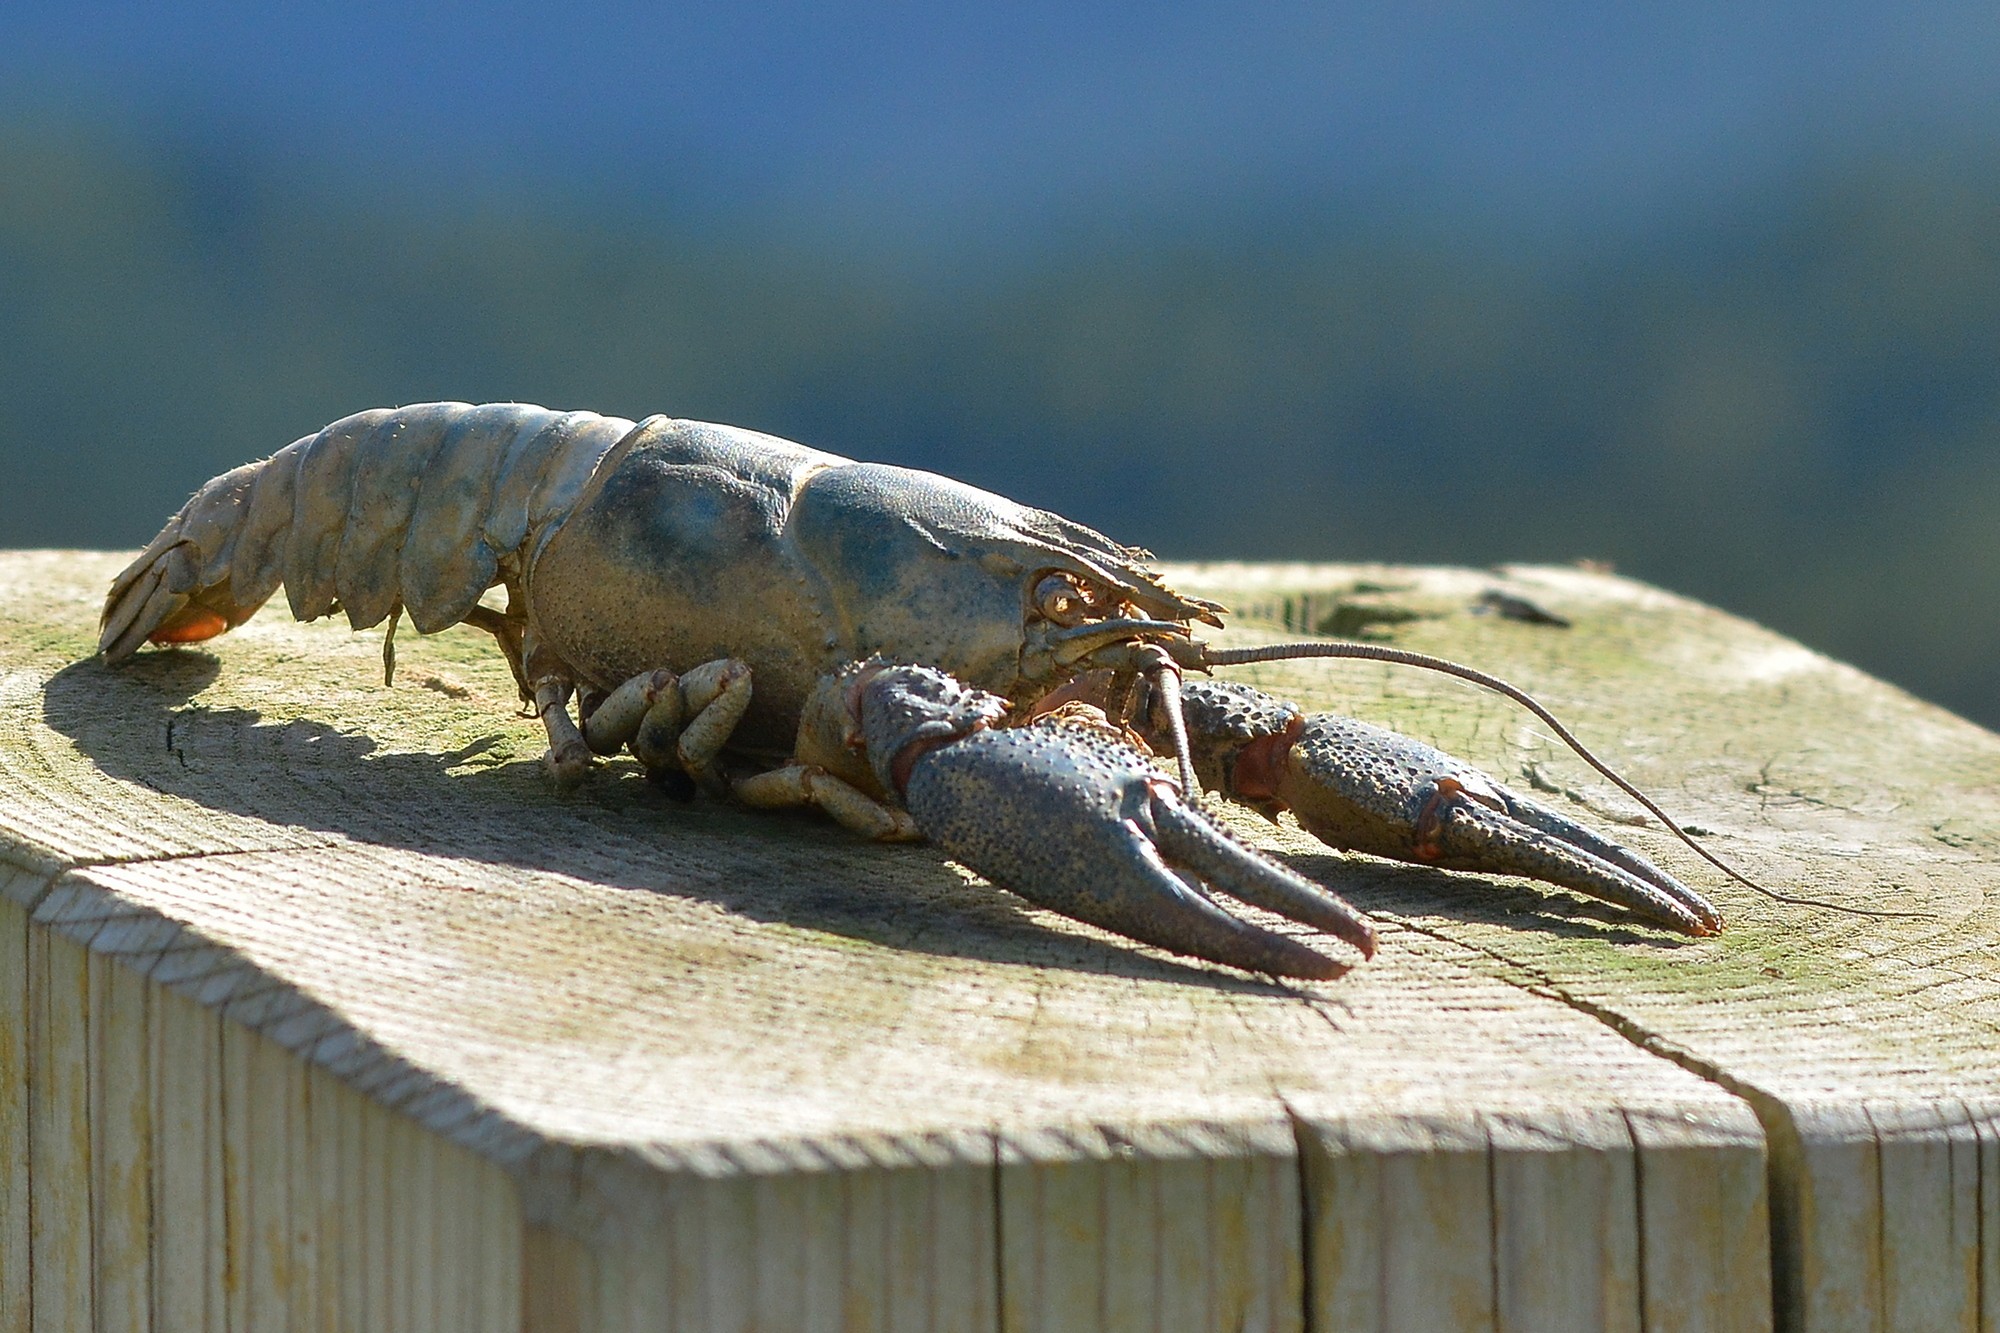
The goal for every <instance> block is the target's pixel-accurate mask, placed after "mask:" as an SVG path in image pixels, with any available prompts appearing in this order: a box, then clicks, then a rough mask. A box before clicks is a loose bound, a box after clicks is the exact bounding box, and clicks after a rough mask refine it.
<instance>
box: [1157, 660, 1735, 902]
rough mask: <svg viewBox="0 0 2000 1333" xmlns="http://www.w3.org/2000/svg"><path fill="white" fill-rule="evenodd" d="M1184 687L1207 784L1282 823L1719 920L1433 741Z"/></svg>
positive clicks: (1377, 849)
mask: <svg viewBox="0 0 2000 1333" xmlns="http://www.w3.org/2000/svg"><path fill="white" fill-rule="evenodd" d="M1184 692H1185V698H1186V704H1187V718H1188V727H1189V730H1190V733H1191V736H1190V744H1191V746H1192V748H1193V750H1194V755H1195V764H1196V768H1197V770H1198V771H1200V772H1201V773H1202V775H1203V777H1204V779H1205V780H1206V781H1207V782H1208V783H1209V785H1210V786H1211V787H1213V788H1214V789H1216V790H1218V791H1220V792H1221V793H1222V794H1223V795H1225V796H1228V797H1229V798H1231V799H1232V800H1236V801H1238V802H1241V803H1242V804H1245V805H1248V806H1250V807H1252V808H1253V809H1256V810H1259V811H1262V812H1263V813H1265V814H1266V815H1270V816H1272V817H1274V818H1275V817H1276V815H1277V814H1278V813H1279V812H1280V811H1283V810H1290V811H1291V812H1292V813H1293V815H1295V816H1296V817H1297V819H1298V821H1299V824H1300V826H1301V827H1303V828H1304V829H1305V830H1306V831H1307V832H1309V833H1311V834H1313V835H1314V836H1316V837H1318V838H1319V839H1320V840H1321V841H1322V842H1325V843H1327V844H1329V845H1331V846H1334V847H1339V848H1342V849H1344V850H1348V851H1357V852H1366V853H1368V854H1370V855H1373V856H1384V857H1391V858H1394V859H1396V860H1401V861H1412V862H1416V863H1417V864H1419V865H1432V866H1440V867H1443V868H1444V869H1447V870H1464V871H1472V872H1476V873H1482V874H1509V875H1522V876H1526V877H1528V878H1530V879H1539V880H1542V881H1543V882H1545V883H1549V884H1555V885H1558V886H1560V887H1563V888H1567V889H1573V890H1575V891H1577V892H1579V893H1584V894H1588V895H1590V896H1591V897H1594V898H1598V899H1601V900H1603V901H1605V902H1609V903H1612V904H1615V905H1617V906H1619V907H1623V908H1625V909H1626V910H1628V911H1630V912H1633V913H1634V914H1636V915H1638V916H1641V917H1644V918H1646V919H1648V920H1651V921H1655V922H1658V923H1660V924H1661V925H1665V926H1668V927H1671V928H1672V929H1674V930H1678V931H1681V932H1682V933H1684V934H1688V935H1713V934H1715V933H1716V932H1718V931H1720V930H1721V929H1722V917H1721V914H1720V913H1718V912H1717V911H1716V910H1715V908H1714V907H1713V906H1712V905H1711V904H1710V903H1709V902H1708V900H1707V899H1706V898H1704V897H1702V896H1701V895H1700V894H1698V893H1696V892H1695V891H1694V890H1693V889H1690V888H1689V887H1687V886H1686V885H1685V884H1682V883H1681V882H1680V881H1679V880H1677V879H1675V878H1674V877H1673V876H1672V875H1670V874H1668V873H1667V872H1666V871H1664V870H1662V869H1660V868H1659V867H1658V866H1656V865H1654V864H1653V863H1652V862H1651V861H1649V860H1647V859H1646V858H1645V857H1643V856H1641V855H1639V853H1637V852H1635V851H1633V850H1632V849H1630V848H1629V847H1624V846H1621V845H1620V844H1618V843H1616V842H1613V841H1612V840H1611V839H1609V838H1606V837H1604V836H1603V835H1601V834H1599V833H1596V832H1594V831H1593V830H1591V829H1589V828H1586V827H1585V826H1584V825H1582V824H1579V823H1577V822H1576V821H1575V820H1572V819H1569V818H1568V817H1566V816H1564V815H1562V814H1559V813H1557V812H1556V811H1554V810H1552V809H1550V808H1549V807H1547V806H1545V805H1542V804H1540V803H1539V802H1536V801H1533V800H1530V799H1529V798H1527V797H1525V796H1521V795H1519V794H1518V793H1515V792H1513V791H1510V790H1508V789H1507V788H1506V787H1504V786H1503V785H1501V784H1500V783H1499V782H1497V781H1495V780H1494V779H1493V778H1492V777H1490V776H1488V775H1487V774H1485V773H1483V772H1481V771H1480V770H1479V769H1477V768H1474V767H1473V766H1472V765H1470V764H1467V763H1465V762H1464V761H1462V760H1459V759H1455V758H1453V757H1452V756H1451V755H1448V754H1446V753H1445V752H1444V751H1442V750H1439V749H1437V748H1435V747H1433V746H1430V745H1426V744H1424V743H1422V742H1421V741H1416V740H1412V739H1411V738H1409V737H1408V736H1404V735H1401V734H1399V733H1397V732H1394V731H1390V730H1388V729H1386V728H1383V727H1377V726H1373V725H1371V724H1369V723H1366V722H1359V721H1356V720H1355V719H1353V718H1347V717H1341V716H1339V715H1338V714H1334V713H1317V714H1313V715H1311V716H1307V715H1305V714H1302V713H1300V711H1299V710H1298V709H1297V708H1295V707H1293V706H1292V705H1290V704H1288V703H1284V702H1283V701H1281V700H1277V699H1273V698H1271V697H1270V696H1269V695H1265V694H1262V693H1260V692H1259V691H1257V690H1254V689H1251V688H1250V687H1249V686H1246V685H1240V684H1236V683H1233V682H1224V681H1212V680H1205V681H1189V682H1187V684H1186V685H1185V687H1184Z"/></svg>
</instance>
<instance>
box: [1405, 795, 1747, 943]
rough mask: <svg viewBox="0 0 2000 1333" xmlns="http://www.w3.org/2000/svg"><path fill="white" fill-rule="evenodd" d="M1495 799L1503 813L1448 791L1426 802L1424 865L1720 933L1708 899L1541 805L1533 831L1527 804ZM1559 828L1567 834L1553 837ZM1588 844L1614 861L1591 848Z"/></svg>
mask: <svg viewBox="0 0 2000 1333" xmlns="http://www.w3.org/2000/svg"><path fill="white" fill-rule="evenodd" d="M1447 781H1448V780H1447ZM1439 785H1440V786H1442V785H1443V784H1439ZM1501 795H1502V798H1503V800H1505V801H1506V804H1507V806H1508V809H1506V810H1495V809H1492V808H1491V807H1489V806H1486V805H1482V804H1480V803H1479V802H1477V801H1473V800H1468V799H1466V798H1465V797H1464V796H1463V794H1462V793H1457V792H1452V791H1449V790H1445V791H1441V792H1439V793H1438V794H1437V795H1436V796H1435V797H1431V798H1427V805H1428V808H1429V810H1430V811H1431V816H1430V820H1429V824H1428V827H1427V828H1426V829H1425V831H1424V841H1423V843H1422V844H1421V847H1422V856H1423V859H1424V860H1426V861H1428V862H1429V863H1430V864H1432V865H1439V866H1443V867H1445V868H1446V869H1449V870H1470V871H1478V872H1482V873H1487V874H1495V873H1498V874H1508V875H1524V876H1526V877H1528V878H1529V879H1539V880H1541V881H1543V882H1544V883H1548V884H1554V885H1558V886H1559V887H1562V888H1566V889H1574V890H1576V891H1577V892H1578V893H1584V894H1588V895H1589V896H1591V897H1593V898H1598V899H1601V900H1603V901H1605V902H1608V903H1611V904H1614V905H1615V906H1618V907H1623V908H1625V909H1626V910H1627V911H1630V912H1633V913H1635V914H1637V915H1639V916H1642V917H1645V918H1647V919H1648V920H1651V921H1656V922H1658V923H1660V924H1661V925H1664V926H1669V927H1672V928H1673V929H1675V930H1678V931H1680V932H1681V933H1683V934H1686V935H1713V934H1715V933H1717V932H1718V931H1720V930H1721V929H1722V917H1721V915H1720V914H1718V913H1717V912H1716V910H1715V908H1714V907H1712V906H1711V905H1710V904H1709V902H1708V900H1707V899H1705V898H1703V897H1702V896H1701V895H1700V894H1698V893H1696V892H1695V891H1694V890H1693V889H1690V888H1688V887H1687V886H1686V885H1684V884H1682V883H1681V882H1680V881H1679V880H1677V879H1675V878H1674V877H1673V876H1671V875H1669V874H1667V873H1666V872H1665V871H1664V870H1661V869H1660V868H1659V867H1657V866H1655V865H1653V864H1652V863H1651V862H1650V861H1647V860H1646V859H1645V858H1644V857H1642V856H1640V855H1639V854H1638V853H1636V852H1634V851H1631V850H1630V849H1629V848H1624V847H1620V846H1618V845H1617V844H1616V843H1610V842H1607V841H1606V840H1604V839H1602V838H1599V837H1598V836H1597V835H1596V834H1594V833H1592V832H1591V831H1590V830H1589V829H1586V828H1584V827H1583V826H1582V825H1580V824H1576V823H1574V822H1572V821H1570V820H1567V819H1564V818H1563V817H1562V816H1561V815H1558V814H1556V813H1555V812H1554V811H1552V810H1548V809H1546V808H1545V807H1538V806H1534V807H1531V808H1532V809H1533V810H1534V812H1535V814H1536V815H1537V816H1538V817H1539V822H1542V823H1544V824H1545V825H1547V826H1546V827H1537V826H1536V824H1535V823H1534V822H1530V821H1529V820H1525V819H1523V818H1521V815H1522V814H1523V813H1524V811H1523V809H1522V807H1523V806H1524V805H1528V804H1529V803H1527V802H1524V801H1523V799H1522V798H1521V797H1518V796H1514V794H1513V793H1511V792H1507V791H1505V789H1504V788H1503V789H1501ZM1565 825H1566V826H1567V830H1566V831H1564V832H1557V831H1556V830H1557V829H1558V828H1561V827H1562V826H1565ZM1577 835H1580V836H1577ZM1592 844H1595V845H1597V846H1599V847H1602V848H1603V850H1604V851H1607V852H1611V853H1614V854H1615V856H1616V859H1615V860H1614V859H1613V857H1612V856H1607V855H1602V854H1600V853H1599V852H1598V851H1597V850H1593V847H1592Z"/></svg>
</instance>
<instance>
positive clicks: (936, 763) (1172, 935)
mask: <svg viewBox="0 0 2000 1333" xmlns="http://www.w3.org/2000/svg"><path fill="white" fill-rule="evenodd" d="M940 675H941V673H937V672H931V671H929V670H928V669H927V668H921V667H893V668H886V669H883V670H881V671H879V672H877V673H876V674H875V675H873V676H872V677H871V678H870V679H869V680H868V681H867V683H866V685H865V686H864V688H863V689H862V690H861V694H860V706H861V708H862V710H863V716H864V719H865V720H868V721H870V722H873V721H874V718H875V716H889V715H895V716H896V718H897V721H896V723H895V725H894V726H893V727H891V726H887V725H877V726H874V727H872V728H870V729H871V730H873V731H875V732H876V733H877V734H879V735H880V736H881V737H882V740H881V742H880V747H881V749H882V750H883V753H882V754H881V755H879V756H878V755H877V754H876V753H875V751H876V748H877V744H876V742H875V741H873V740H872V739H871V743H870V747H869V750H870V755H869V757H870V759H871V760H877V759H879V760H881V761H882V762H880V763H878V765H877V767H878V768H883V769H887V770H890V771H893V772H895V773H897V774H898V775H899V776H900V777H901V778H902V781H901V783H900V786H901V791H900V794H901V796H902V800H903V804H904V806H905V808H906V809H908V811H909V812H910V815H911V817H912V818H913V819H915V821H916V823H917V827H918V828H920V829H921V830H922V831H923V833H924V835H925V836H926V837H927V838H929V839H930V841H931V842H933V843H935V844H936V845H937V846H938V847H939V848H940V849H941V850H943V851H944V852H945V854H946V855H948V856H950V857H951V858H952V859H953V860H955V861H958V862H959V863H960V864H962V865H964V866H966V867H968V868H969V869H971V870H974V871H976V872H977V873H979V874H981V875H984V876H985V877H986V878H987V879H989V880H991V881H993V882H994V883H995V884H998V885H1000V886H1001V887H1002V888H1006V889H1010V890H1012V891H1013V892H1015V893H1017V894H1019V895H1020V896H1021V897H1023V898H1026V899H1027V900H1028V901H1030V902H1033V903H1037V904H1039V905H1041V906H1043V907H1047V908H1049V909H1051V910H1053V911H1057V912H1061V913H1063V914H1064V915H1065V916H1070V917H1074V918H1076V919H1077V920H1079V921H1087V922H1089V923H1091V924H1092V925H1096V926H1102V927H1104V928H1105V929H1107V930H1112V931H1116V932H1117V933H1119V934H1121V935H1125V936H1127V937H1129V938H1131V939H1134V940H1138V941H1141V942H1142V943H1146V944H1152V945H1156V946H1158V947H1159V948H1162V949H1168V950H1171V951H1173V952H1175V953H1180V954H1186V955H1189V956H1192V957H1196V958H1205V959H1207V960H1209V961H1210V962H1216V963H1222V964H1226V965H1228V966H1231V967H1239V968H1243V969H1244V970H1246V971H1251V972H1263V973H1268V974H1270V975H1274V976H1289V977H1306V978H1313V979H1328V978H1332V977H1337V976H1340V975H1341V974H1342V973H1344V972H1346V971H1347V970H1348V965H1347V964H1345V963H1342V962H1339V961H1336V960H1335V959H1333V958H1329V957H1327V956H1326V955H1325V954H1323V953H1320V952H1319V951H1318V950H1316V949H1313V948H1311V947H1309V946H1308V945H1305V944H1302V943H1300V942H1299V941H1298V940H1295V939H1292V938H1291V937H1289V936H1287V935H1282V934H1279V933H1277V932H1276V931H1272V930H1267V929H1265V928H1263V927H1262V926H1258V925H1255V924H1253V923H1251V922H1248V921H1244V920H1241V919H1239V918H1237V917H1236V916H1234V915H1232V914H1231V913H1229V912H1228V911H1227V910H1225V909H1224V908H1223V907H1222V906H1221V905H1219V904H1218V903H1216V902H1215V901H1214V900H1213V899H1211V898H1210V897H1209V896H1208V895H1207V894H1206V893H1205V892H1204V891H1202V889H1201V887H1200V881H1201V880H1206V881H1207V882H1208V886H1209V887H1212V888H1216V889H1220V890H1222V891H1224V892H1227V893H1229V894H1231V895H1233V896H1235V897H1238V898H1241V899H1243V900H1245V901H1248V902H1252V903H1256V904H1258V905H1262V906H1269V907H1273V908H1275V910H1277V911H1279V912H1282V913H1283V914H1285V915H1287V916H1290V917H1292V918H1293V919H1295V920H1299V921H1303V922H1306V923H1308V924H1311V925H1315V926H1321V927H1322V928H1325V929H1328V930H1330V931H1332V932H1333V933H1335V934H1338V935H1340V936H1341V937H1342V938H1344V939H1346V940H1348V941H1349V942H1350V943H1353V944H1354V945H1355V947H1356V948H1358V949H1360V950H1361V951H1362V952H1363V954H1364V955H1365V954H1368V953H1372V952H1373V945H1374V936H1373V932H1372V931H1371V930H1370V929H1369V927H1368V924H1367V922H1366V921H1365V920H1364V919H1363V918H1362V917H1361V916H1360V915H1359V914H1358V913H1357V912H1355V911H1354V910H1353V909H1352V908H1350V907H1347V905H1346V904H1344V903H1341V902H1340V901H1339V900H1338V899H1336V898H1334V897H1333V896H1332V895H1330V894H1328V893H1326V892H1325V891H1324V890H1322V889H1320V888H1318V887H1317V886H1315V885H1312V884H1310V883H1308V882H1307V881H1305V880H1303V879H1301V878H1300V877H1299V876H1297V875H1296V874H1294V873H1293V872H1292V871H1290V870H1288V869H1287V868H1285V867H1283V866H1280V865H1278V864H1276V863H1275V862H1272V861H1269V860H1267V859H1266V858H1264V857H1263V856H1262V855H1261V854H1259V853H1257V852H1255V851H1253V850H1251V849H1250V848H1248V847H1245V846H1243V845H1241V844H1239V843H1236V842H1234V841H1233V840H1231V839H1230V838H1229V837H1228V835H1227V834H1226V833H1224V832H1223V831H1222V830H1221V829H1220V828H1219V827H1218V826H1216V825H1214V824H1213V823H1212V822H1211V821H1209V819H1208V817H1207V816H1205V815H1203V814H1201V813H1200V812H1199V811H1196V810H1193V809H1190V808H1189V807H1188V806H1186V805H1185V804H1184V803H1183V802H1182V801H1181V798H1180V796H1179V794H1178V793H1177V792H1176V791H1175V790H1174V787H1173V784H1172V783H1171V781H1169V780H1168V779H1167V778H1166V777H1165V775H1163V774H1162V773H1161V772H1160V771H1159V770H1158V769H1157V768H1156V767H1154V765H1153V764H1152V762H1151V761H1150V760H1149V759H1148V758H1147V757H1146V756H1145V755H1143V754H1141V753H1140V752H1139V751H1138V750H1136V749H1134V748H1132V747H1131V746H1129V745H1125V744H1122V743H1120V742H1118V741H1115V740H1113V739H1111V738H1109V737H1107V736H1106V735H1104V734H1103V733H1102V732H1101V731H1099V730H1097V729H1094V728H1091V729H1087V728H1081V727H1071V726H1064V725H1054V726H1030V727H1017V728H1005V729H996V728H991V727H989V726H988V725H986V720H985V715H983V714H982V713H981V712H980V711H979V710H980V709H981V708H983V707H984V703H985V701H990V696H983V695H980V694H979V693H978V692H977V691H971V690H967V689H965V687H963V686H956V688H955V689H943V688H940V686H939V685H938V683H937V682H935V681H933V680H932V679H931V678H932V677H937V676H940ZM953 684H954V685H955V683H953ZM871 710H873V714H872V715H871ZM954 719H957V720H956V721H954ZM911 738H914V739H911ZM912 747H914V748H915V753H914V755H913V756H909V757H906V755H907V752H908V750H909V749H910V748H912ZM899 759H900V760H902V761H903V762H898V760H899ZM1191 877H1193V878H1192V880H1191Z"/></svg>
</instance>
